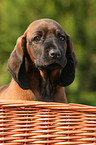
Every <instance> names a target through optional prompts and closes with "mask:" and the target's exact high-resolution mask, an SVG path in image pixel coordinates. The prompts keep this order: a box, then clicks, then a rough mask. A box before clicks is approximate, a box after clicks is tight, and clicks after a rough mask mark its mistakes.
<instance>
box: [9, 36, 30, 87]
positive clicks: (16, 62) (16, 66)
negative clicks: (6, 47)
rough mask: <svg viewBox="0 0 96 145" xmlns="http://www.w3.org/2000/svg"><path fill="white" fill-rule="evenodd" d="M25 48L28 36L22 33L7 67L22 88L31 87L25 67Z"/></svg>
mask: <svg viewBox="0 0 96 145" xmlns="http://www.w3.org/2000/svg"><path fill="white" fill-rule="evenodd" d="M25 49H26V37H25V36H24V35H22V36H21V37H19V38H18V39H17V43H16V46H15V48H14V50H13V52H12V53H11V55H10V58H9V60H8V64H7V69H8V71H9V72H10V73H11V75H12V77H13V78H14V80H15V81H16V82H17V83H18V84H19V86H20V87H21V88H22V89H29V84H28V79H27V74H26V68H25V53H24V51H25Z"/></svg>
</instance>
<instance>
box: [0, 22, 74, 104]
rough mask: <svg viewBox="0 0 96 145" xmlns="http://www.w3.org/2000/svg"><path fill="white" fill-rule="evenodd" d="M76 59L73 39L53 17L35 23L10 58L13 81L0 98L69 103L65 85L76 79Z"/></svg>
mask: <svg viewBox="0 0 96 145" xmlns="http://www.w3.org/2000/svg"><path fill="white" fill-rule="evenodd" d="M76 64H77V59H76V56H75V53H74V50H73V47H72V42H71V38H70V36H69V35H67V34H66V32H65V31H64V30H63V28H62V27H61V26H60V25H59V24H58V23H57V22H56V21H54V20H51V19H40V20H37V21H34V22H32V23H31V24H30V25H29V27H28V28H27V30H26V31H25V32H24V34H23V35H22V36H21V37H19V38H18V39H17V43H16V46H15V48H14V50H13V52H12V53H11V55H10V58H9V60H8V65H7V68H8V71H9V72H10V73H11V75H12V80H11V83H10V84H8V85H5V86H2V87H0V99H6V100H31V101H32V100H33V101H36V100H38V101H46V102H47V101H48V102H50V101H51V102H65V103H67V99H66V95H65V90H64V87H66V86H68V85H70V84H71V83H72V82H73V80H74V78H75V66H76Z"/></svg>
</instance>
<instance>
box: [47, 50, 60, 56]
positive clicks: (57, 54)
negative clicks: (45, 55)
mask: <svg viewBox="0 0 96 145" xmlns="http://www.w3.org/2000/svg"><path fill="white" fill-rule="evenodd" d="M49 56H50V57H61V52H60V50H58V49H51V50H50V51H49Z"/></svg>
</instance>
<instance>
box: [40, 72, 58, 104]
mask: <svg viewBox="0 0 96 145" xmlns="http://www.w3.org/2000/svg"><path fill="white" fill-rule="evenodd" d="M40 75H41V83H40V96H42V100H43V101H46V102H50V101H51V102H52V101H55V98H54V93H55V92H56V89H57V83H58V78H59V75H60V70H43V71H40Z"/></svg>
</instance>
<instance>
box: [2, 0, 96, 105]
mask: <svg viewBox="0 0 96 145" xmlns="http://www.w3.org/2000/svg"><path fill="white" fill-rule="evenodd" d="M41 18H51V19H54V20H56V21H57V22H58V23H60V24H61V26H62V27H63V28H64V30H65V31H66V32H67V33H68V34H69V35H70V36H71V39H72V42H73V47H74V51H75V53H76V56H77V59H78V67H77V69H76V78H75V81H74V82H73V84H71V85H70V86H68V87H66V94H67V98H68V102H74V103H81V104H87V105H96V0H0V86H2V85H5V84H7V83H9V82H10V80H11V75H10V74H9V73H8V72H7V68H6V66H7V61H8V58H9V56H10V53H11V51H12V50H13V49H14V46H15V43H16V39H17V38H18V37H19V36H20V35H22V34H23V32H24V31H25V30H26V28H27V27H28V25H29V24H30V23H31V22H32V21H34V20H37V19H41Z"/></svg>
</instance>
